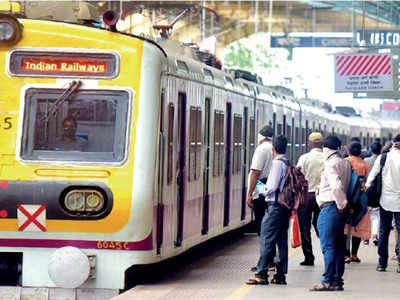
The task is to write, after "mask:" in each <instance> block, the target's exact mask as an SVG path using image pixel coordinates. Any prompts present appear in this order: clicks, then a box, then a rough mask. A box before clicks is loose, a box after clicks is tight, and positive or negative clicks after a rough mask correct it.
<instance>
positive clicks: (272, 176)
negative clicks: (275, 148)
mask: <svg viewBox="0 0 400 300" xmlns="http://www.w3.org/2000/svg"><path fill="white" fill-rule="evenodd" d="M283 172H284V163H283V162H281V161H278V160H274V161H273V162H272V167H271V171H270V172H269V175H268V180H267V183H266V184H265V190H264V193H263V194H264V195H265V196H268V195H271V194H272V193H275V192H276V191H277V190H278V189H279V187H280V183H281V180H282V177H283V176H284V174H283Z"/></svg>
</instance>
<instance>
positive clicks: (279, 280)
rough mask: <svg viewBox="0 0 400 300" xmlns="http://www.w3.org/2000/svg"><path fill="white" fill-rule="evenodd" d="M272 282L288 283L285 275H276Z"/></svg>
mask: <svg viewBox="0 0 400 300" xmlns="http://www.w3.org/2000/svg"><path fill="white" fill-rule="evenodd" d="M271 283H272V284H280V285H287V282H286V278H285V276H282V277H281V276H274V277H273V278H272V279H271Z"/></svg>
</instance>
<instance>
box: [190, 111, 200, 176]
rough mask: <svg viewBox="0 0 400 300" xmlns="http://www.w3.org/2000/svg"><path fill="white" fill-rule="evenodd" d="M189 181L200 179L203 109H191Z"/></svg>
mask: <svg viewBox="0 0 400 300" xmlns="http://www.w3.org/2000/svg"><path fill="white" fill-rule="evenodd" d="M189 127H190V128H189V130H190V131H189V181H195V180H198V179H199V178H200V164H201V157H200V156H201V144H202V142H201V109H200V107H195V106H191V107H190V126H189Z"/></svg>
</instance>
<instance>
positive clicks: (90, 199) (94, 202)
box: [86, 192, 104, 211]
mask: <svg viewBox="0 0 400 300" xmlns="http://www.w3.org/2000/svg"><path fill="white" fill-rule="evenodd" d="M103 206H104V198H103V196H102V195H101V194H99V193H95V192H94V193H93V194H90V195H88V196H87V197H86V209H87V210H91V211H98V210H100V209H102V208H103Z"/></svg>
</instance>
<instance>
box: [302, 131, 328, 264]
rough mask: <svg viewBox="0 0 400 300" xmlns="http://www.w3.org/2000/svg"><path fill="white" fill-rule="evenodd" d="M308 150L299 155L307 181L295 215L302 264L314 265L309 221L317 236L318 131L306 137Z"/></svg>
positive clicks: (320, 156)
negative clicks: (302, 199)
mask: <svg viewBox="0 0 400 300" xmlns="http://www.w3.org/2000/svg"><path fill="white" fill-rule="evenodd" d="M308 141H309V147H310V152H308V153H306V154H303V155H302V156H300V158H299V161H298V162H297V167H300V168H301V171H302V172H303V174H304V176H305V178H306V179H307V182H308V197H307V202H306V203H305V204H304V205H302V206H301V207H299V209H298V210H297V216H298V218H299V225H300V233H301V247H302V249H303V253H304V261H302V262H301V263H300V265H302V266H313V265H314V254H313V250H312V242H311V223H312V224H313V225H314V229H315V232H316V233H317V236H318V235H319V233H318V229H317V220H318V215H319V207H318V204H317V201H316V200H315V190H316V189H317V187H318V184H319V181H320V177H321V173H322V170H323V169H324V155H323V154H322V145H323V137H322V134H321V133H319V132H313V133H311V134H310V136H309V137H308Z"/></svg>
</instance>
